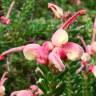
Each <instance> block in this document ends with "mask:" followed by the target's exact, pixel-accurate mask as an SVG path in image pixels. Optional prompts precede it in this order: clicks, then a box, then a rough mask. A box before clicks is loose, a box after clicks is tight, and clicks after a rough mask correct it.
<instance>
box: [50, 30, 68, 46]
mask: <svg viewBox="0 0 96 96" xmlns="http://www.w3.org/2000/svg"><path fill="white" fill-rule="evenodd" d="M51 40H52V43H53V45H55V46H62V45H63V44H65V43H67V42H68V34H67V32H66V31H65V30H63V29H58V30H57V31H56V32H55V33H54V34H53V36H52V38H51Z"/></svg>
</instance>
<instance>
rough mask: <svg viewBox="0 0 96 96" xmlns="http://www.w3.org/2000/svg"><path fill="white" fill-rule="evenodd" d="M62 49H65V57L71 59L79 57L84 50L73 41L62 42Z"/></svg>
mask: <svg viewBox="0 0 96 96" xmlns="http://www.w3.org/2000/svg"><path fill="white" fill-rule="evenodd" d="M63 50H64V51H65V53H66V56H67V58H68V59H69V60H72V61H74V60H78V59H80V58H81V56H82V55H83V52H84V50H83V48H82V47H81V46H80V45H78V44H76V43H73V42H67V43H66V44H64V46H63Z"/></svg>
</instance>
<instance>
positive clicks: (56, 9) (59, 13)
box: [48, 3, 63, 19]
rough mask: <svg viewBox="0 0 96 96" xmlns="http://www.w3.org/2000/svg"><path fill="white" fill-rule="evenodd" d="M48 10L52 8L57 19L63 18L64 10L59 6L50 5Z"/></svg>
mask: <svg viewBox="0 0 96 96" xmlns="http://www.w3.org/2000/svg"><path fill="white" fill-rule="evenodd" d="M48 8H50V9H51V10H52V11H53V13H54V15H55V17H56V18H58V19H60V18H62V17H63V9H62V8H60V7H59V6H57V5H55V4H53V3H48Z"/></svg>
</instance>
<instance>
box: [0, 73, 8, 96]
mask: <svg viewBox="0 0 96 96" xmlns="http://www.w3.org/2000/svg"><path fill="white" fill-rule="evenodd" d="M6 75H7V72H5V73H4V74H3V76H2V77H1V80H0V96H4V95H5V87H4V83H5V81H6V80H7V79H8V78H7V77H6Z"/></svg>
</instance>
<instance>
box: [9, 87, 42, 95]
mask: <svg viewBox="0 0 96 96" xmlns="http://www.w3.org/2000/svg"><path fill="white" fill-rule="evenodd" d="M41 94H43V92H42V90H41V89H39V88H38V86H36V85H31V86H30V89H27V90H20V91H14V92H12V93H11V95H10V96H14V95H15V96H38V95H41Z"/></svg>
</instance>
